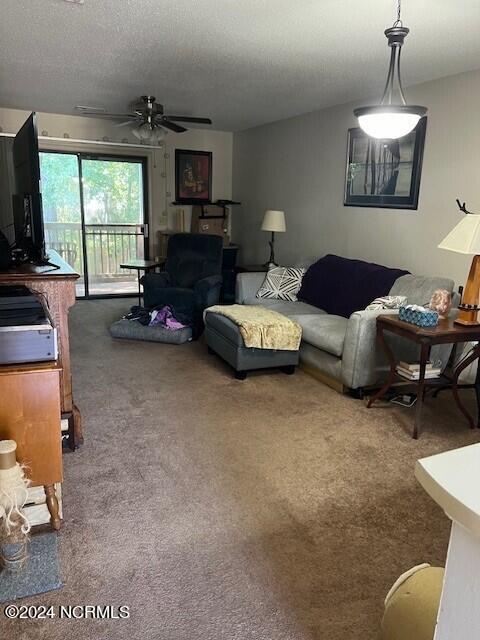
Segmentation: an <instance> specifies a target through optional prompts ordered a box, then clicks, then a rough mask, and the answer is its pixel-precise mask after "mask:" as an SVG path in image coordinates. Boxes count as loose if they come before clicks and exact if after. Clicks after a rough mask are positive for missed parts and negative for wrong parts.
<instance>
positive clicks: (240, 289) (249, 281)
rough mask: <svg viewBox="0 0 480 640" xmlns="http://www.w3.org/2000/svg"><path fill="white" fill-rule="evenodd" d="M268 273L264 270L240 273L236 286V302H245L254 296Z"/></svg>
mask: <svg viewBox="0 0 480 640" xmlns="http://www.w3.org/2000/svg"><path fill="white" fill-rule="evenodd" d="M266 275H267V274H266V273H265V272H264V271H253V272H249V273H239V274H238V275H237V282H236V286H235V302H237V303H238V304H245V301H246V300H249V299H251V298H254V297H255V294H256V293H257V291H258V290H259V289H260V286H261V284H262V282H263V281H264V280H265V276H266Z"/></svg>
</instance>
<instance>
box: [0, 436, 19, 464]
mask: <svg viewBox="0 0 480 640" xmlns="http://www.w3.org/2000/svg"><path fill="white" fill-rule="evenodd" d="M16 450H17V443H16V442H15V440H0V469H3V470H5V469H11V468H12V467H14V466H15V465H16V464H17V456H16V455H15V451H16Z"/></svg>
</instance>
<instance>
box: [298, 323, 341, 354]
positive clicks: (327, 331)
mask: <svg viewBox="0 0 480 640" xmlns="http://www.w3.org/2000/svg"><path fill="white" fill-rule="evenodd" d="M290 318H291V319H292V320H295V322H298V324H299V325H300V326H301V327H302V340H303V341H304V342H308V343H309V344H311V345H313V346H314V347H317V348H318V349H322V351H326V352H327V353H331V354H332V355H334V356H338V357H339V358H340V357H341V355H342V353H343V343H344V341H345V334H346V333H347V324H348V320H347V318H343V317H342V316H333V315H329V314H326V313H324V314H321V315H298V316H297V315H291V316H290Z"/></svg>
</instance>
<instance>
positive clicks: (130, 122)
mask: <svg viewBox="0 0 480 640" xmlns="http://www.w3.org/2000/svg"><path fill="white" fill-rule="evenodd" d="M128 124H135V120H126V121H125V122H117V123H116V124H114V125H113V126H114V127H126V126H127V125H128Z"/></svg>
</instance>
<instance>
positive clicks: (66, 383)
mask: <svg viewBox="0 0 480 640" xmlns="http://www.w3.org/2000/svg"><path fill="white" fill-rule="evenodd" d="M49 259H50V262H51V264H52V265H53V266H51V265H43V266H37V265H33V264H22V265H20V266H15V267H12V268H11V269H7V271H1V272H0V285H25V286H26V287H27V288H28V289H30V291H32V292H33V293H35V294H37V295H39V296H40V297H41V298H43V299H44V301H45V302H46V304H47V305H48V309H49V311H50V315H51V317H52V320H53V324H54V326H55V327H56V329H57V332H58V363H59V365H60V367H61V372H60V399H61V400H60V401H61V407H62V413H64V414H65V417H68V418H69V419H70V420H71V421H72V422H73V425H74V431H75V441H76V442H77V443H79V444H81V443H82V442H83V434H82V426H81V418H80V412H79V411H78V409H77V407H76V406H75V404H74V402H73V394H72V374H71V370H70V339H69V332H68V311H69V309H70V307H72V306H73V305H74V304H75V281H76V280H77V279H78V277H79V275H78V273H76V272H75V271H74V270H73V269H72V267H70V265H68V264H67V263H66V262H65V261H64V260H62V258H61V257H60V256H59V255H58V253H57V252H56V251H51V250H50V251H49Z"/></svg>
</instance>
